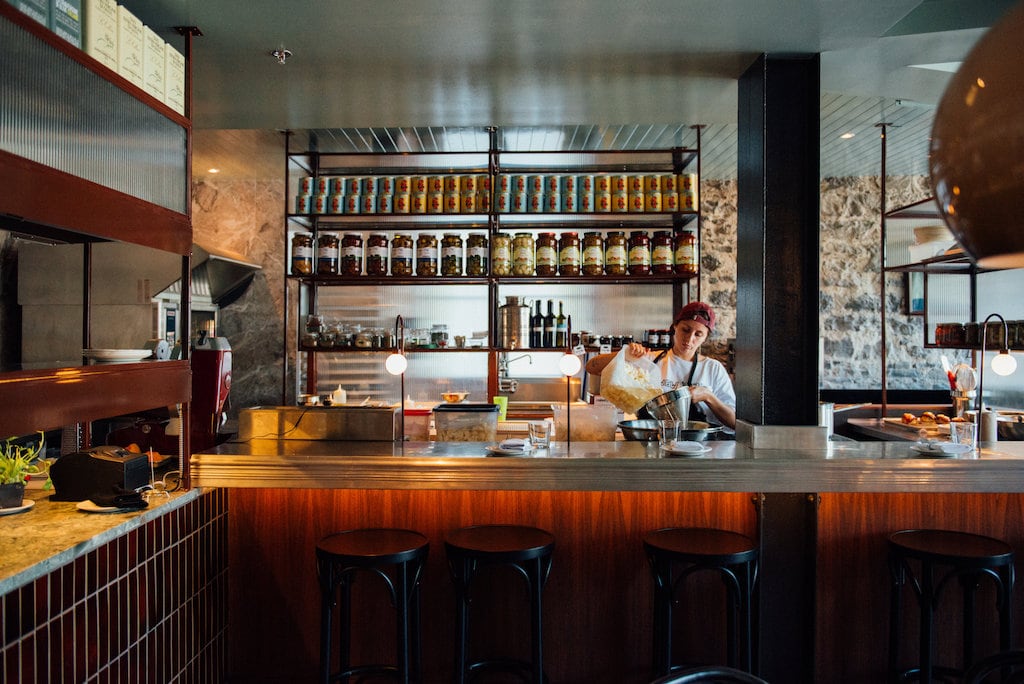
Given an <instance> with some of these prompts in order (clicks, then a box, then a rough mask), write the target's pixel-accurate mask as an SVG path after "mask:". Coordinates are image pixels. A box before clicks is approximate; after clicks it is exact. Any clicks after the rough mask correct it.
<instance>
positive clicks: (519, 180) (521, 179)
mask: <svg viewBox="0 0 1024 684" xmlns="http://www.w3.org/2000/svg"><path fill="white" fill-rule="evenodd" d="M509 181H510V183H509V188H508V191H509V192H526V176H523V175H520V174H513V175H511V176H509Z"/></svg>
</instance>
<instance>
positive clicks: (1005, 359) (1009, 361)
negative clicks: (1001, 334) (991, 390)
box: [992, 349, 1017, 377]
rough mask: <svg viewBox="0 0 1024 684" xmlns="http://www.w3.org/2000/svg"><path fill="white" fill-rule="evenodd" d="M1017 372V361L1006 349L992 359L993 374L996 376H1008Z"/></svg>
mask: <svg viewBox="0 0 1024 684" xmlns="http://www.w3.org/2000/svg"><path fill="white" fill-rule="evenodd" d="M1015 370H1017V359H1015V358H1013V356H1011V355H1010V351H1009V350H1008V349H1004V350H1002V351H1001V352H999V353H998V354H997V355H996V356H994V357H993V358H992V372H993V373H995V374H996V375H1002V376H1004V377H1005V376H1007V375H1010V374H1011V373H1013V371H1015Z"/></svg>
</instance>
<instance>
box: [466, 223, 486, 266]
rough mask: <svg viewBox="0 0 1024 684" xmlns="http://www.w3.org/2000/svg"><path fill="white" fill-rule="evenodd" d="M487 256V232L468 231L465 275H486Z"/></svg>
mask: <svg viewBox="0 0 1024 684" xmlns="http://www.w3.org/2000/svg"><path fill="white" fill-rule="evenodd" d="M489 256H490V251H489V250H488V248H487V233H470V234H469V237H468V238H466V275H468V276H486V275H487V267H488V260H489Z"/></svg>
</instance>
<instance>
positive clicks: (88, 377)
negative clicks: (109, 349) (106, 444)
mask: <svg viewBox="0 0 1024 684" xmlns="http://www.w3.org/2000/svg"><path fill="white" fill-rule="evenodd" d="M191 392H192V372H191V370H190V369H189V365H188V362H187V361H150V362H143V363H111V364H101V365H95V366H83V367H81V368H58V369H49V370H40V371H18V372H15V373H4V374H3V375H0V406H3V407H4V408H3V411H2V412H0V438H3V437H7V436H10V435H26V434H29V433H32V432H35V431H37V430H50V429H54V428H58V427H61V426H63V425H71V424H73V423H79V422H87V421H91V420H95V419H97V418H104V417H107V416H117V415H121V414H125V413H132V412H136V411H142V410H146V409H151V408H158V407H161V406H170V405H173V404H177V403H182V402H187V401H188V400H189V398H190V397H191Z"/></svg>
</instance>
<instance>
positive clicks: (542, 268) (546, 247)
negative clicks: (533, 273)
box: [536, 233, 558, 276]
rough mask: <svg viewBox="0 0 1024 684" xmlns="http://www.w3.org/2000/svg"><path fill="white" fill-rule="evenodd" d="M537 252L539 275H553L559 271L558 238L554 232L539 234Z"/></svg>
mask: <svg viewBox="0 0 1024 684" xmlns="http://www.w3.org/2000/svg"><path fill="white" fill-rule="evenodd" d="M536 253H537V263H536V268H537V275H538V276H553V275H555V274H557V273H558V240H557V239H556V238H555V234H554V233H539V234H538V235H537V244H536Z"/></svg>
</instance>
